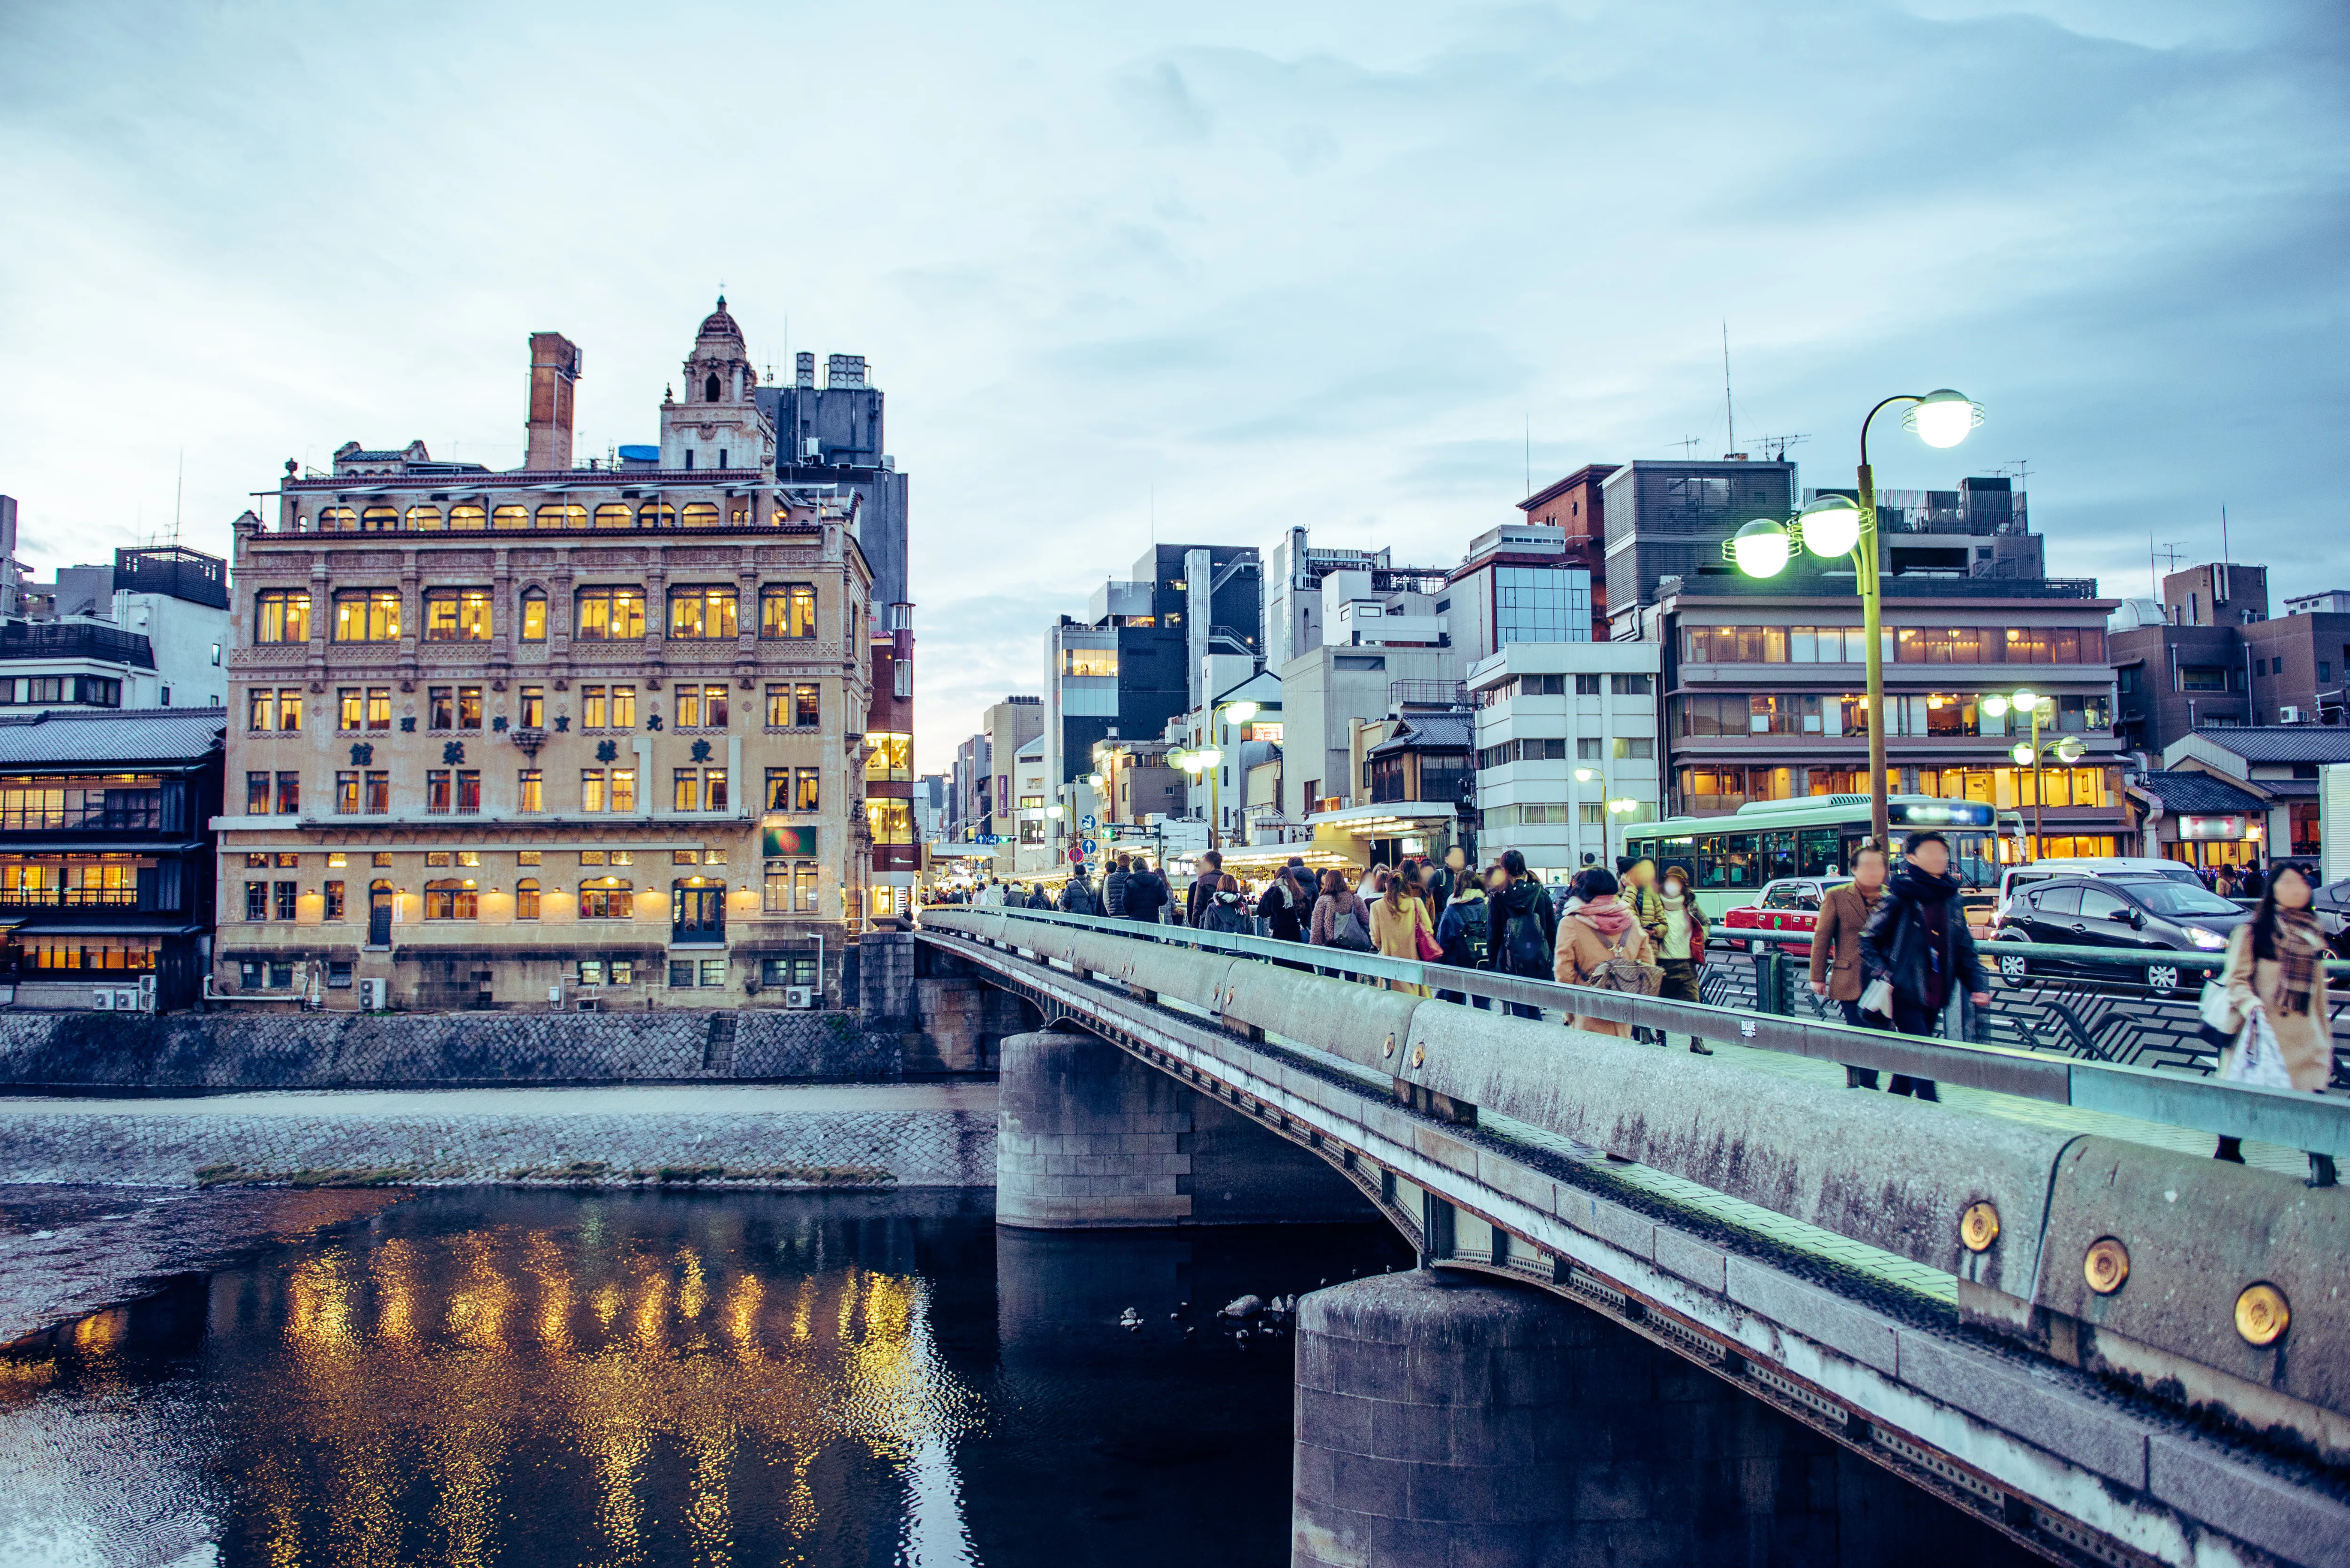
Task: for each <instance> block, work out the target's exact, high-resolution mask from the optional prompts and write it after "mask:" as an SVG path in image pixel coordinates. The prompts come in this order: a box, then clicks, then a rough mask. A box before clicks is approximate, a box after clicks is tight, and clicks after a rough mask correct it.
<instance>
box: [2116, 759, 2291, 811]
mask: <svg viewBox="0 0 2350 1568" xmlns="http://www.w3.org/2000/svg"><path fill="white" fill-rule="evenodd" d="M2137 787H2138V789H2139V791H2140V792H2141V793H2142V794H2150V795H2152V796H2154V798H2155V799H2157V800H2158V801H2160V802H2161V803H2162V809H2163V810H2164V811H2166V812H2168V813H2169V814H2170V815H2173V816H2187V815H2193V816H2220V815H2228V814H2230V813H2233V812H2247V813H2256V812H2262V811H2266V810H2267V809H2268V802H2266V801H2264V800H2262V798H2261V797H2260V796H2258V795H2256V794H2252V793H2251V791H2249V790H2244V789H2240V788H2238V787H2237V786H2236V785H2234V784H2230V783H2229V782H2228V781H2227V780H2226V779H2223V778H2221V777H2220V776H2219V775H2218V774H2206V773H2198V772H2195V771H2194V770H2192V769H2185V770H2182V771H2180V772H2178V773H2163V774H2147V775H2146V777H2145V778H2144V779H2143V780H2142V781H2140V783H2139V784H2138V786H2137Z"/></svg>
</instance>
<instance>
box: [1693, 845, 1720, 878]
mask: <svg viewBox="0 0 2350 1568" xmlns="http://www.w3.org/2000/svg"><path fill="white" fill-rule="evenodd" d="M1697 885H1698V886H1699V887H1700V888H1719V887H1721V835H1720V834H1719V833H1707V834H1701V835H1700V836H1699V837H1698V841H1697Z"/></svg>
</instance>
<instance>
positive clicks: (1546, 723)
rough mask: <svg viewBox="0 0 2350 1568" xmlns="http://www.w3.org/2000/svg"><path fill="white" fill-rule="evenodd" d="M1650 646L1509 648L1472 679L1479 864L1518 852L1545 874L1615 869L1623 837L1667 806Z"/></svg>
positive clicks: (1655, 658) (1655, 654) (1655, 649)
mask: <svg viewBox="0 0 2350 1568" xmlns="http://www.w3.org/2000/svg"><path fill="white" fill-rule="evenodd" d="M1661 652H1662V649H1661V648H1660V647H1659V645H1658V644H1656V643H1653V642H1526V643H1513V644H1511V645H1510V646H1508V647H1506V648H1503V649H1502V650H1501V651H1500V652H1499V653H1496V654H1494V655H1492V657H1491V658H1489V659H1482V660H1480V661H1479V662H1478V663H1477V664H1476V665H1475V666H1474V667H1473V668H1472V669H1471V670H1470V671H1469V688H1470V694H1471V699H1472V701H1474V702H1475V704H1476V713H1477V753H1476V762H1477V807H1478V812H1479V815H1480V816H1481V818H1482V824H1483V826H1482V830H1481V832H1480V834H1479V836H1478V850H1479V858H1480V859H1481V860H1484V861H1491V860H1492V859H1493V858H1494V857H1497V856H1499V855H1501V854H1502V853H1503V851H1505V850H1510V849H1515V850H1517V851H1518V852H1519V853H1520V854H1522V855H1523V856H1524V857H1526V865H1527V866H1528V867H1530V868H1531V869H1532V870H1533V871H1534V873H1535V875H1537V876H1540V877H1544V878H1545V879H1549V880H1563V879H1565V877H1570V876H1572V875H1574V873H1575V871H1576V870H1577V869H1579V868H1580V867H1584V866H1587V865H1602V866H1606V867H1608V868H1609V869H1611V870H1612V869H1614V868H1615V865H1616V860H1617V856H1619V855H1620V854H1621V853H1622V852H1623V847H1624V837H1623V830H1624V828H1625V826H1627V825H1628V824H1631V823H1635V822H1648V821H1653V820H1654V819H1655V818H1656V817H1657V816H1658V815H1659V803H1660V802H1661V801H1662V799H1663V776H1664V775H1663V773H1662V771H1661V763H1660V761H1659V756H1658V750H1659V747H1658V733H1657V677H1658V664H1659V655H1660V654H1661Z"/></svg>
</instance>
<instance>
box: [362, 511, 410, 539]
mask: <svg viewBox="0 0 2350 1568" xmlns="http://www.w3.org/2000/svg"><path fill="white" fill-rule="evenodd" d="M399 525H400V514H399V513H397V512H395V511H393V510H392V509H391V508H390V507H389V506H370V507H369V508H368V509H367V510H366V511H364V512H362V513H360V514H359V526H360V528H362V529H364V530H365V531H366V532H368V533H369V534H381V533H385V532H388V531H389V530H390V529H392V528H395V527H398V526H399Z"/></svg>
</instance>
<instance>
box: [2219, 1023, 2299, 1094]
mask: <svg viewBox="0 0 2350 1568" xmlns="http://www.w3.org/2000/svg"><path fill="white" fill-rule="evenodd" d="M2220 1077H2222V1078H2224V1079H2226V1080H2227V1081H2228V1082H2229V1083H2231V1084H2248V1085H2251V1086H2252V1087H2253V1088H2256V1089H2290V1088H2292V1087H2293V1075H2292V1074H2290V1073H2288V1072H2286V1071H2285V1068H2284V1052H2283V1051H2282V1050H2281V1049H2279V1048H2278V1045H2277V1037H2276V1031H2275V1030H2274V1029H2272V1028H2271V1027H2270V1026H2269V1015H2268V1013H2267V1012H2266V1011H2265V1010H2264V1009H2262V1008H2254V1009H2253V1010H2252V1012H2251V1016H2250V1017H2248V1018H2246V1019H2245V1020H2244V1030H2243V1033H2241V1034H2239V1035H2237V1036H2236V1049H2235V1051H2234V1053H2233V1054H2230V1055H2227V1056H2223V1057H2221V1058H2220Z"/></svg>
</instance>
